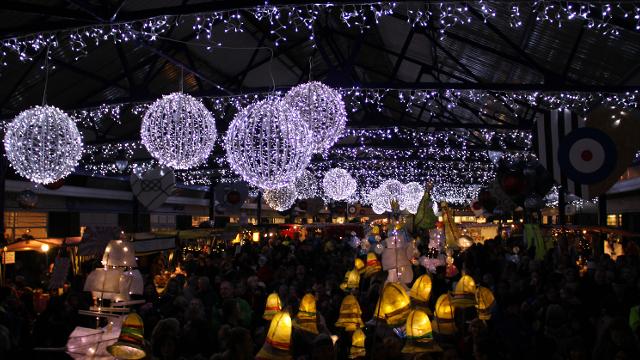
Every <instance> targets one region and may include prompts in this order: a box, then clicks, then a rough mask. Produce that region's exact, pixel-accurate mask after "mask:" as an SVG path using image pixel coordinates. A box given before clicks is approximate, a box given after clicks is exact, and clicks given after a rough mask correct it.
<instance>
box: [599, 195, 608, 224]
mask: <svg viewBox="0 0 640 360" xmlns="http://www.w3.org/2000/svg"><path fill="white" fill-rule="evenodd" d="M598 225H600V226H607V194H602V195H600V196H598Z"/></svg>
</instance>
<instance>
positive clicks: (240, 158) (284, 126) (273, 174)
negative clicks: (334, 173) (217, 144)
mask: <svg viewBox="0 0 640 360" xmlns="http://www.w3.org/2000/svg"><path fill="white" fill-rule="evenodd" d="M310 144H311V131H309V127H308V126H307V125H306V124H305V123H304V122H303V121H302V120H301V119H300V114H299V113H298V111H297V110H294V109H292V108H291V107H289V106H287V104H286V103H285V102H284V101H283V100H281V99H279V98H277V97H270V98H267V99H265V100H262V101H259V102H256V103H253V104H251V105H249V106H247V107H246V108H244V109H242V110H241V111H240V112H239V113H238V114H237V115H236V117H235V118H234V119H233V121H232V122H231V124H230V125H229V130H228V131H227V134H226V136H225V140H224V147H225V150H226V152H227V160H228V161H229V164H230V166H231V168H232V169H233V171H235V172H236V173H238V174H239V175H240V176H242V178H243V179H244V180H245V181H246V182H248V183H250V184H252V185H254V186H256V187H259V188H262V189H276V188H281V187H283V186H286V185H289V184H291V183H293V181H294V180H295V179H296V178H298V177H299V176H300V175H301V174H302V172H303V171H304V169H305V168H306V167H307V165H309V161H311V155H312V152H311V146H310Z"/></svg>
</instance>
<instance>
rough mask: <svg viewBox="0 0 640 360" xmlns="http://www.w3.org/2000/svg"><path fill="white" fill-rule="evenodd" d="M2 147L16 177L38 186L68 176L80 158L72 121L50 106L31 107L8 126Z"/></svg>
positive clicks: (78, 142)
mask: <svg viewBox="0 0 640 360" xmlns="http://www.w3.org/2000/svg"><path fill="white" fill-rule="evenodd" d="M4 147H5V150H6V154H7V158H8V159H9V163H10V164H11V166H12V167H13V168H14V169H15V170H16V172H17V173H18V174H20V175H21V176H24V177H25V178H27V179H29V180H30V181H32V182H34V183H38V184H50V183H53V182H55V181H57V180H59V179H62V178H64V177H65V176H67V175H69V174H70V173H71V172H72V171H73V170H74V169H75V167H76V166H77V165H78V161H79V160H80V157H81V156H82V136H81V135H80V132H79V131H78V127H77V126H76V124H75V122H74V121H73V120H72V119H71V117H69V115H67V114H65V113H64V112H63V111H62V110H60V109H58V108H56V107H53V106H48V105H45V106H34V107H32V108H31V109H28V110H25V111H23V112H21V113H20V114H19V115H18V116H17V117H16V118H15V119H14V120H13V121H12V122H11V123H10V124H9V125H8V126H7V130H6V134H5V137H4Z"/></svg>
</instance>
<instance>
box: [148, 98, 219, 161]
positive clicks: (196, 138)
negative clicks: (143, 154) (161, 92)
mask: <svg viewBox="0 0 640 360" xmlns="http://www.w3.org/2000/svg"><path fill="white" fill-rule="evenodd" d="M140 137H141V138H142V144H144V146H145V147H146V148H147V150H148V151H149V153H150V154H151V156H153V157H154V158H156V159H157V160H158V161H159V162H160V164H162V165H165V166H168V167H171V168H174V169H183V170H184V169H189V168H192V167H195V166H198V165H200V164H202V163H204V162H205V161H206V160H207V158H208V157H209V154H210V153H211V150H213V145H214V143H215V141H216V137H217V131H216V122H215V120H214V119H213V116H212V115H211V113H210V112H209V110H207V108H206V107H205V106H204V105H203V104H202V103H201V102H200V101H199V100H196V99H195V98H194V97H192V96H190V95H187V94H183V93H177V92H176V93H173V94H169V95H165V96H163V97H162V98H161V99H158V100H156V101H155V102H154V103H153V104H151V105H150V106H149V108H148V109H147V112H146V113H145V114H144V118H143V119H142V126H141V128H140Z"/></svg>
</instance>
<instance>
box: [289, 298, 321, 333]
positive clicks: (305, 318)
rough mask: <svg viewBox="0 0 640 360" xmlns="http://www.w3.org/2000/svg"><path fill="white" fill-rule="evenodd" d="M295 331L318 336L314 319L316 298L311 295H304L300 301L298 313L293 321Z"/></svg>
mask: <svg viewBox="0 0 640 360" xmlns="http://www.w3.org/2000/svg"><path fill="white" fill-rule="evenodd" d="M293 326H294V327H295V328H296V329H300V330H303V331H308V332H310V333H313V334H318V324H317V319H316V297H315V296H313V294H306V295H305V296H303V297H302V301H300V306H299V307H298V313H297V314H296V317H295V319H294V320H293Z"/></svg>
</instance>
